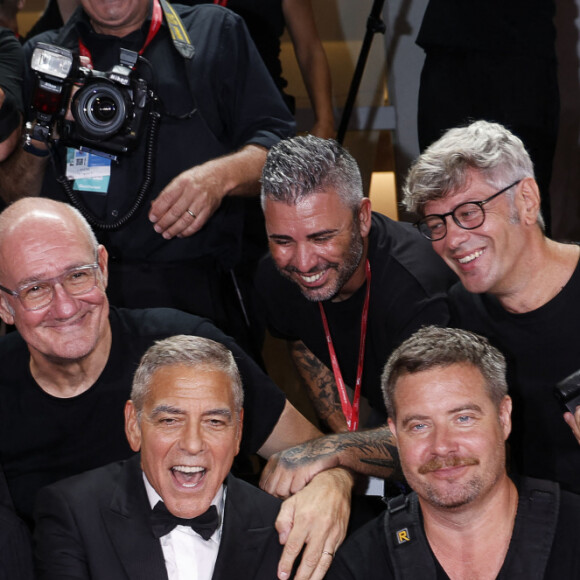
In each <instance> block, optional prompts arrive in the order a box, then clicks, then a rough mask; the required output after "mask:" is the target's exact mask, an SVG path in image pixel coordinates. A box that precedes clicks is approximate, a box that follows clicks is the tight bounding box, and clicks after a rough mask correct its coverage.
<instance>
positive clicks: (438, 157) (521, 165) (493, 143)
mask: <svg viewBox="0 0 580 580" xmlns="http://www.w3.org/2000/svg"><path fill="white" fill-rule="evenodd" d="M405 190H406V191H405V204H406V206H407V209H409V210H410V211H414V212H416V213H418V215H419V217H420V219H419V221H418V222H417V223H416V225H417V227H418V229H419V231H420V232H421V234H423V236H424V237H425V238H427V239H429V240H431V242H432V244H433V248H434V250H435V251H436V252H437V254H439V255H440V256H441V257H442V258H443V259H444V260H445V262H446V263H447V265H448V266H449V267H450V268H451V269H452V270H453V271H454V272H455V273H456V274H457V276H458V277H459V279H460V281H461V284H458V285H456V286H455V287H454V288H453V289H452V290H451V293H450V300H451V309H452V322H453V323H454V324H455V325H457V326H460V327H462V328H466V329H468V330H472V331H474V332H477V333H479V334H482V335H483V336H486V337H488V338H489V339H490V341H491V342H492V344H494V345H495V346H496V347H498V348H499V349H500V350H501V352H503V353H504V354H505V356H506V358H507V361H508V385H509V389H510V395H511V397H512V398H513V400H514V403H515V404H514V408H515V412H514V429H513V432H512V435H511V437H510V448H511V454H510V455H511V459H512V461H513V462H514V467H515V468H516V469H517V470H518V471H519V472H521V473H523V474H525V475H529V476H532V477H540V478H546V479H552V480H555V481H558V482H559V483H560V484H561V485H562V486H563V487H564V488H566V489H568V490H570V491H574V492H576V493H580V447H579V446H578V443H577V441H576V440H575V438H574V434H575V435H576V437H577V438H578V441H580V407H577V408H576V413H575V415H576V416H575V418H574V416H573V415H572V413H569V412H567V413H564V410H563V409H561V408H560V405H559V403H558V401H557V400H556V398H555V397H554V396H553V389H554V386H555V385H556V383H558V382H559V381H561V380H562V379H564V378H565V377H567V376H568V375H570V374H571V373H573V372H574V371H576V370H577V369H578V367H580V346H579V344H580V343H579V341H578V328H580V302H579V301H578V296H579V295H580V266H579V257H580V247H579V246H578V245H577V244H563V243H558V242H555V241H553V240H551V239H549V238H547V237H546V236H545V234H544V231H543V219H542V215H541V212H540V192H539V190H538V185H537V183H536V180H535V179H534V168H533V165H532V162H531V160H530V156H529V155H528V153H527V151H526V150H525V148H524V145H523V143H522V141H521V140H520V139H519V138H517V137H516V136H515V135H513V134H512V133H510V131H508V130H507V129H506V128H504V127H503V126H501V125H498V124H496V123H488V122H486V121H476V122H474V123H472V124H471V125H469V126H467V127H459V128H455V129H451V130H450V131H448V132H447V133H445V135H444V136H443V137H441V139H439V140H438V141H436V142H435V143H434V144H433V145H431V146H430V147H429V148H428V149H427V150H426V151H425V152H424V153H423V154H422V155H421V156H420V157H419V158H418V159H417V161H416V162H415V164H414V165H413V166H412V168H411V169H410V171H409V175H408V178H407V184H406V187H405ZM563 416H564V418H563ZM566 423H568V425H569V426H570V427H572V429H573V430H574V433H573V432H572V431H571V430H570V428H569V427H568V425H567V424H566Z"/></svg>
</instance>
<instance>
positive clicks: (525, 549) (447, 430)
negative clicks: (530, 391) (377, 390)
mask: <svg viewBox="0 0 580 580" xmlns="http://www.w3.org/2000/svg"><path fill="white" fill-rule="evenodd" d="M505 370H506V363H505V359H504V357H503V356H502V355H501V353H500V352H499V351H498V350H497V349H496V348H494V347H492V346H491V345H490V343H489V342H488V341H487V340H486V339H485V338H483V337H481V336H478V335H476V334H473V333H471V332H467V331H464V330H458V329H452V328H436V327H428V328H423V329H421V330H419V331H418V332H417V333H416V334H414V335H413V336H412V337H411V338H410V339H408V340H407V341H405V342H404V343H403V344H402V345H401V347H400V348H398V349H397V350H396V351H395V352H394V353H393V355H392V356H391V358H390V359H389V362H388V363H387V365H386V367H385V372H384V374H383V379H382V385H383V392H384V394H385V403H386V405H387V408H388V409H389V425H390V427H391V430H392V432H393V433H394V434H395V436H396V441H397V448H398V450H399V455H400V458H401V464H402V467H403V472H404V473H405V476H406V478H407V481H408V483H409V485H410V486H411V488H412V489H413V493H411V494H409V495H408V496H406V497H403V496H400V497H397V498H395V499H393V500H391V501H390V502H389V506H388V508H387V509H386V510H385V512H384V514H382V515H381V516H380V517H378V518H377V519H375V520H374V521H373V522H371V523H369V524H368V525H367V526H366V527H365V528H363V529H361V530H359V531H358V532H357V533H356V534H354V535H353V536H351V537H350V538H349V539H348V540H347V542H346V543H345V544H344V546H343V547H342V548H341V549H340V550H339V551H338V554H337V557H336V560H335V561H334V564H333V567H332V568H331V570H330V571H329V573H328V575H327V577H326V578H327V580H357V579H360V580H392V579H396V578H410V579H418V578H420V579H421V580H449V578H498V579H504V578H505V579H509V580H513V579H515V578H519V579H522V580H523V579H525V580H532V579H537V580H540V579H541V580H556V579H560V578H578V577H579V575H580V556H579V552H578V548H579V547H580V537H579V536H578V534H577V533H576V529H577V527H578V518H579V517H580V497H578V496H577V495H575V494H572V493H567V492H562V491H561V490H560V489H559V487H558V485H557V484H556V483H554V482H551V481H542V480H538V479H532V478H527V477H510V476H509V475H508V473H507V472H506V463H505V460H506V449H505V441H506V439H507V436H508V434H509V432H510V429H511V416H510V414H511V409H512V401H511V399H510V397H509V396H508V395H507V390H508V387H507V382H506V375H505Z"/></svg>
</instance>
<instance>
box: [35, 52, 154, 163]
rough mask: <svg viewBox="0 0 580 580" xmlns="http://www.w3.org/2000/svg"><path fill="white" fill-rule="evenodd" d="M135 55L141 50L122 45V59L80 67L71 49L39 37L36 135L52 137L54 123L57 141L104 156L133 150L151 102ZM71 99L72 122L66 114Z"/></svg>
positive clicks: (46, 139)
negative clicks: (106, 67)
mask: <svg viewBox="0 0 580 580" xmlns="http://www.w3.org/2000/svg"><path fill="white" fill-rule="evenodd" d="M137 59H138V54H137V53H135V52H133V51H130V50H126V49H121V54H120V59H119V64H118V65H115V66H114V67H113V68H112V69H111V70H110V71H107V72H100V71H95V70H92V69H89V68H86V67H83V66H80V62H79V59H78V57H76V56H74V55H73V53H72V52H71V51H70V50H67V49H65V48H61V47H59V46H54V45H52V44H46V43H43V42H39V43H38V45H37V46H36V48H35V49H34V52H33V53H32V60H31V68H32V70H33V71H34V72H35V74H36V84H35V88H34V94H33V97H32V109H33V110H34V111H35V114H36V125H35V126H34V129H33V133H32V138H33V139H38V140H41V141H50V140H52V131H53V126H54V125H55V123H56V129H57V132H58V139H59V143H61V144H63V145H66V146H70V147H74V148H76V149H81V148H83V149H85V150H87V149H88V150H90V151H93V152H94V153H97V154H99V153H105V154H110V155H106V156H115V155H117V154H120V153H127V152H129V151H132V150H133V149H135V147H136V146H137V145H138V143H139V138H140V135H141V133H142V130H143V127H144V125H145V118H146V117H147V113H148V111H149V107H150V104H151V101H152V93H151V91H150V90H149V88H148V86H147V82H146V81H145V80H143V79H141V78H138V77H137V75H136V74H135V73H134V71H133V67H134V66H135V63H136V62H137ZM73 87H79V88H78V90H77V91H76V92H73V91H72V89H73ZM71 93H72V100H71ZM69 101H70V110H71V113H72V116H73V118H74V121H72V120H69V119H66V118H65V117H66V114H67V110H68V107H69Z"/></svg>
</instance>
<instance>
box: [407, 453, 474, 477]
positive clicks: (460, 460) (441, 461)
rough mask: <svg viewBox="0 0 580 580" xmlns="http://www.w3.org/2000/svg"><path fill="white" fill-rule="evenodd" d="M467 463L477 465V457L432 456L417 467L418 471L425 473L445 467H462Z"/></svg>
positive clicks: (467, 464)
mask: <svg viewBox="0 0 580 580" xmlns="http://www.w3.org/2000/svg"><path fill="white" fill-rule="evenodd" d="M469 465H479V459H477V458H475V457H456V456H453V457H445V458H442V457H434V458H433V459H430V460H429V461H427V463H424V464H423V465H421V467H419V470H418V471H419V473H420V474H421V475H425V474H426V473H431V472H432V471H438V470H439V469H444V468H446V467H463V466H469Z"/></svg>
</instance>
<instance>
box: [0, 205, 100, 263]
mask: <svg viewBox="0 0 580 580" xmlns="http://www.w3.org/2000/svg"><path fill="white" fill-rule="evenodd" d="M63 228H66V229H77V231H78V232H79V234H80V237H81V239H82V238H84V239H86V241H87V244H88V245H89V247H90V248H92V250H93V253H96V252H97V248H98V245H99V243H98V241H97V238H96V237H95V234H94V233H93V231H92V230H91V227H90V226H89V224H88V222H87V220H86V219H85V218H84V217H83V216H82V215H81V213H80V212H79V211H78V210H77V209H76V208H74V207H72V206H71V205H68V204H66V203H62V202H60V201H54V200H52V199H45V198H43V197H27V198H24V199H21V200H18V201H16V202H14V203H13V204H11V205H9V206H8V207H7V208H6V209H5V210H4V211H3V212H2V213H0V248H2V247H3V246H4V245H5V244H6V242H7V241H8V240H9V239H11V238H12V237H14V236H16V237H17V236H19V234H21V233H22V232H23V231H25V232H28V233H30V232H35V231H38V236H39V238H41V237H42V236H43V235H45V232H46V231H47V230H49V231H50V230H52V231H53V232H54V233H58V232H59V231H61V230H62V229H63ZM38 241H39V243H42V239H39V240H38ZM0 256H1V252H0ZM2 262H3V260H2V259H1V258H0V271H1V270H2V267H3V263H2Z"/></svg>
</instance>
